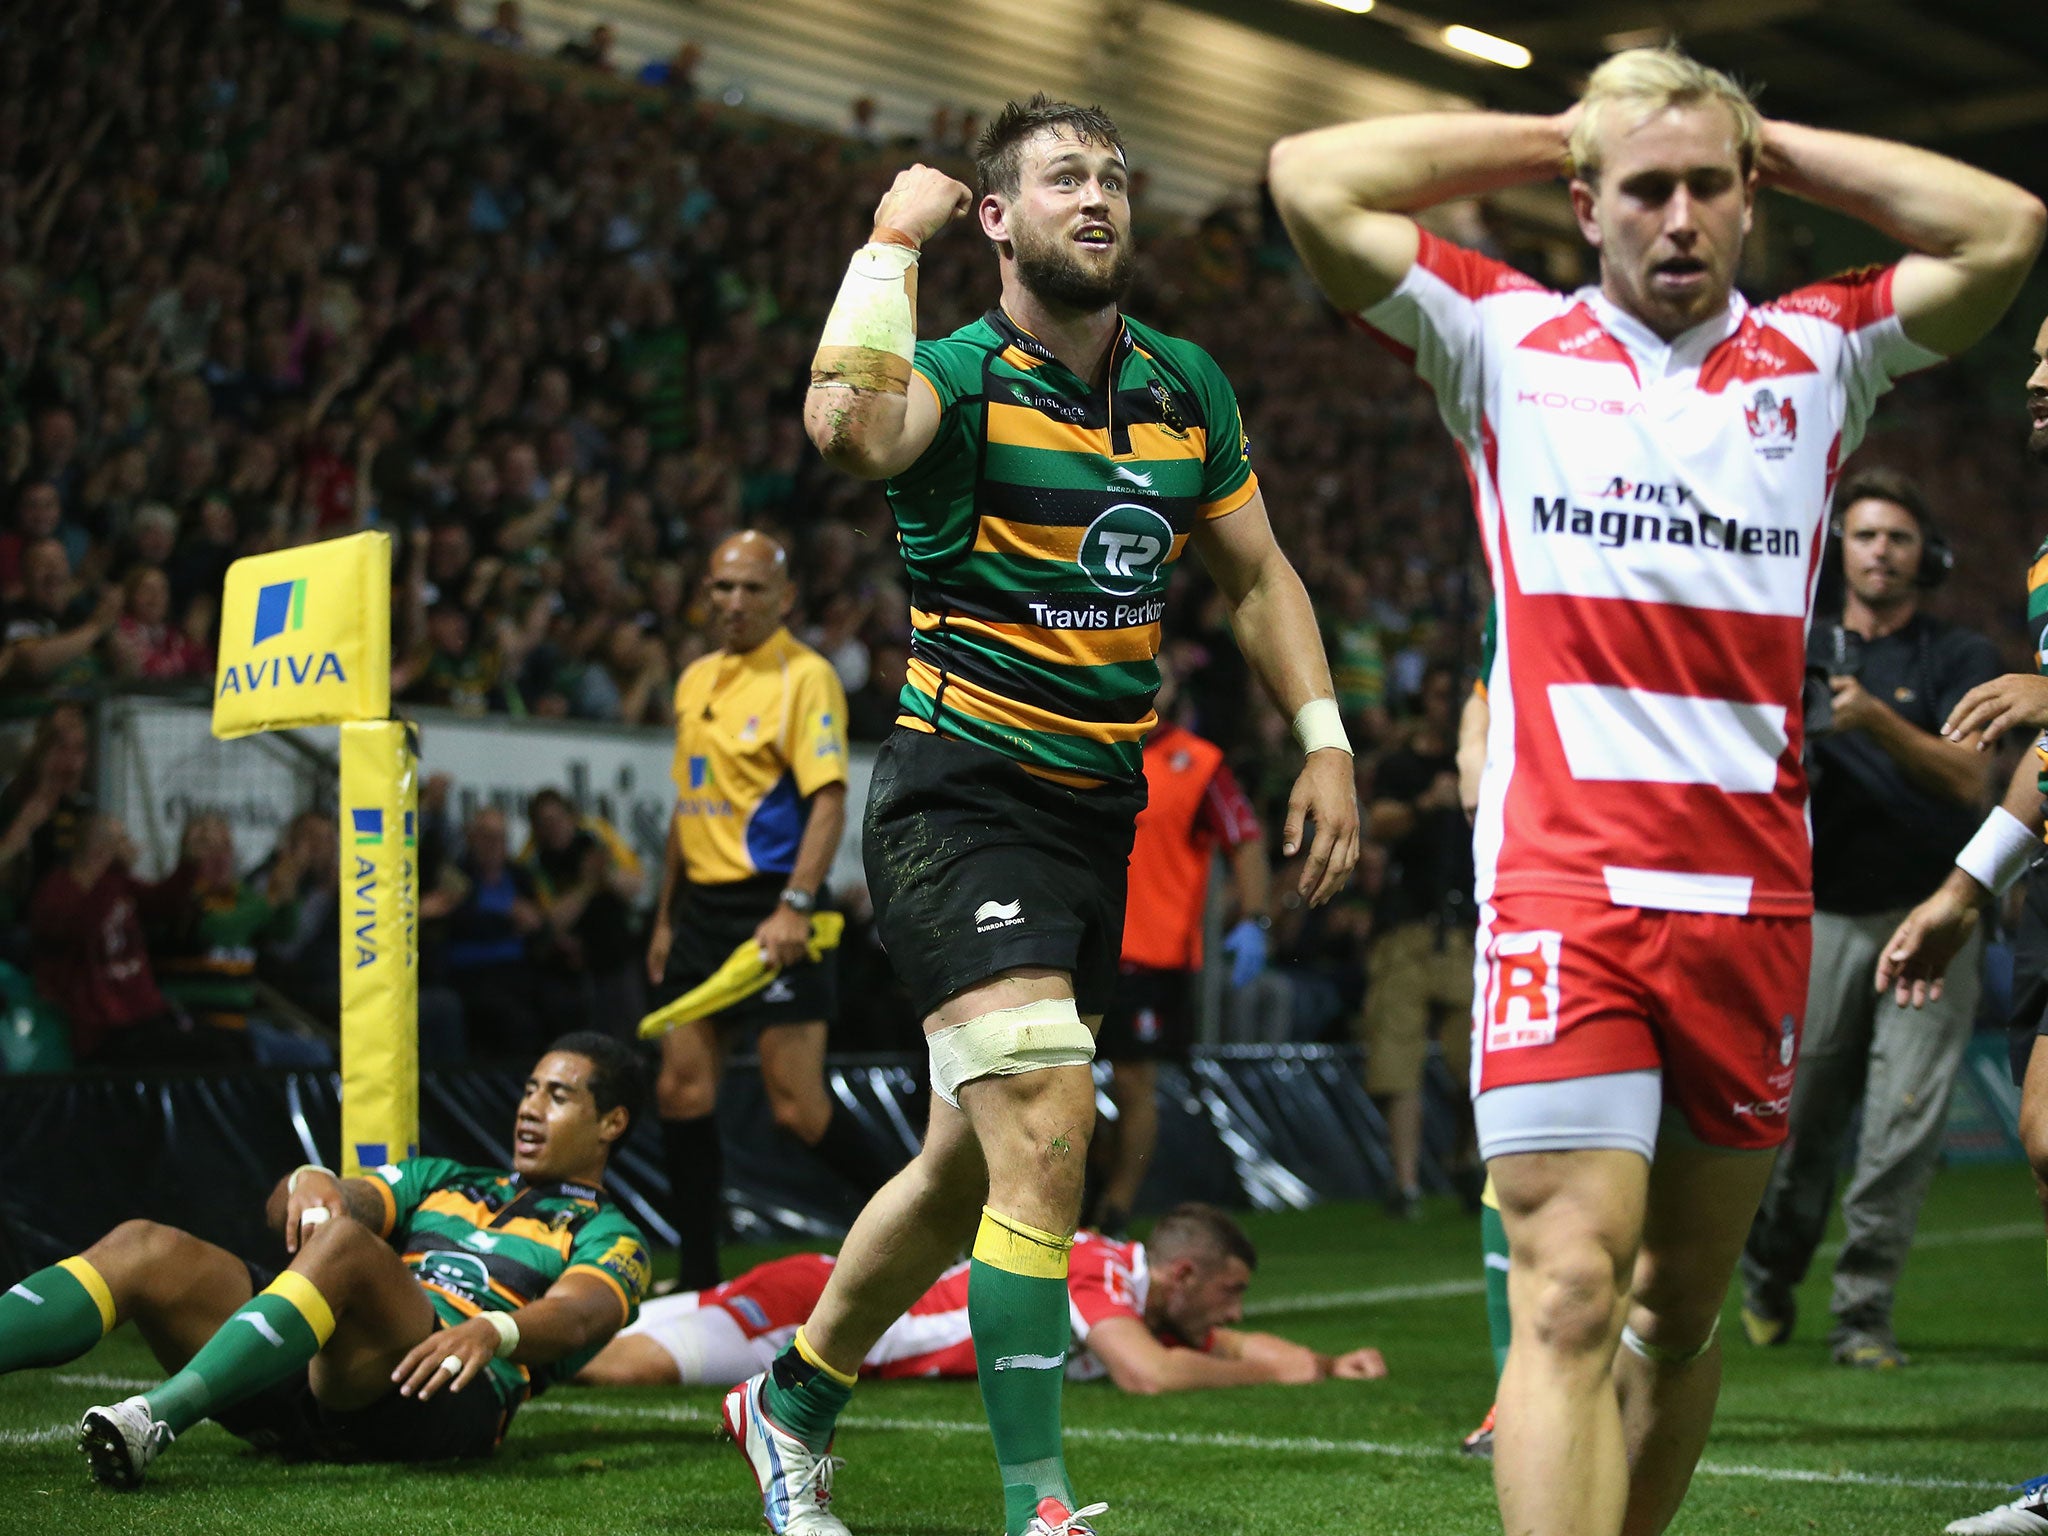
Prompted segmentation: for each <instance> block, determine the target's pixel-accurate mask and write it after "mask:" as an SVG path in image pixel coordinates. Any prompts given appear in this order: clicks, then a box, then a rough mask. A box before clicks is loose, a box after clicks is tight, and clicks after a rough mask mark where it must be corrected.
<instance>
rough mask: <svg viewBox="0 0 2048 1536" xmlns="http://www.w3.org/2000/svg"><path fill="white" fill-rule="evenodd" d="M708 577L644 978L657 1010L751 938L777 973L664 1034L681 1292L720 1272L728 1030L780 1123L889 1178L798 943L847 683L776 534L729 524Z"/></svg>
mask: <svg viewBox="0 0 2048 1536" xmlns="http://www.w3.org/2000/svg"><path fill="white" fill-rule="evenodd" d="M707 587H708V590H709V597H710V610H711V622H712V625H713V628H714V631H715V633H716V634H717V636H718V639H719V649H717V650H716V651H713V652H712V653H711V654H710V655H708V656H705V657H703V658H701V659H700V660H698V661H696V662H695V663H693V664H692V665H691V666H690V667H689V668H688V669H687V670H686V671H685V672H684V673H683V675H682V677H681V678H680V679H679V680H678V681H677V683H676V699H675V716H676V757H675V769H674V773H675V783H676V808H675V814H674V817H673V819H672V820H671V822H670V824H669V836H668V843H667V847H666V851H665V852H664V854H663V857H662V867H661V900H660V901H659V903H658V904H657V905H656V908H655V917H654V927H653V931H652V933H651V934H650V935H649V938H648V944H647V979H648V980H649V982H650V983H652V984H653V986H654V988H655V997H654V1002H655V1005H656V1006H657V1007H659V1006H660V1005H661V1004H663V1003H665V1002H668V1001H669V1000H671V999H673V998H676V997H679V996H681V995H682V994H683V993H684V992H686V991H688V990H689V989H690V988H692V987H694V986H696V985H697V984H698V983H699V982H701V981H703V980H705V979H706V978H707V977H709V976H710V975H711V974H712V973H713V972H714V971H716V970H717V969H718V968H719V966H721V965H722V964H724V963H725V960H726V958H727V956H729V955H730V954H731V953H732V952H733V950H734V949H736V948H737V947H738V946H739V945H740V944H742V943H744V942H745V941H746V940H747V939H748V938H750V937H751V938H752V939H753V940H754V942H755V943H756V944H758V945H759V946H760V947H761V951H762V954H763V955H764V956H765V957H766V958H767V959H768V960H770V961H771V962H772V963H774V964H776V965H779V966H782V967H783V968H784V969H783V971H782V974H781V975H779V976H777V977H776V978H775V979H774V980H773V981H772V982H770V983H769V985H768V986H767V987H766V988H765V989H763V990H762V991H760V992H757V993H755V994H754V995H753V996H752V997H749V998H748V999H746V1000H745V1001H744V1002H742V1003H739V1004H737V1005H736V1006H734V1007H732V1008H729V1009H727V1010H725V1011H724V1012H723V1013H720V1014H716V1015H714V1016H713V1017H712V1018H709V1019H705V1020H701V1021H699V1022H697V1023H695V1024H687V1025H684V1026H682V1027H681V1028H677V1029H671V1030H670V1031H669V1032H668V1033H667V1034H665V1035H663V1036H662V1037H661V1075H660V1077H659V1078H658V1079H657V1080H656V1084H655V1107H656V1109H657V1111H658V1112H659V1114H660V1116H661V1131H662V1147H663V1151H664V1153H665V1156H666V1161H667V1164H668V1181H669V1204H668V1211H667V1214H668V1217H669V1221H670V1223H671V1224H672V1225H673V1226H674V1227H675V1229H676V1250H677V1256H678V1258H679V1260H680V1266H679V1269H678V1272H677V1283H678V1285H679V1286H680V1287H681V1288H682V1289H684V1290H701V1289H703V1288H704V1287H705V1286H710V1285H716V1284H717V1283H718V1281H719V1278H720V1274H719V1268H718V1238H719V1233H720V1232H721V1231H722V1230H723V1228H724V1225H725V1196H724V1182H725V1180H724V1159H723V1157H722V1156H721V1153H720V1150H719V1142H718V1121H717V1117H716V1115H715V1114H714V1110H715V1108H716V1106H717V1103H718V1079H719V1076H720V1073H721V1069H722V1068H723V1065H724V1060H723V1058H724V1046H725V1032H726V1031H727V1030H728V1029H730V1028H732V1027H735V1026H753V1027H755V1028H756V1029H758V1030H759V1036H758V1040H757V1046H756V1048H757V1050H758V1051H759V1053H760V1058H761V1082H762V1086H763V1087H764V1088H765V1089H766V1090H767V1095H768V1105H769V1109H770V1110H771V1112H772V1113H773V1114H774V1116H775V1122H776V1124H778V1125H780V1126H781V1127H782V1128H783V1129H784V1130H785V1131H788V1132H789V1133H790V1134H791V1135H792V1136H794V1137H795V1138H796V1139H797V1140H798V1141H800V1142H802V1143H803V1144H804V1145H805V1146H807V1147H809V1148H810V1149H811V1150H812V1151H813V1152H814V1153H816V1154H817V1155H818V1156H819V1157H820V1158H821V1159H823V1160H824V1161H825V1162H827V1163H829V1164H831V1165H832V1166H833V1167H835V1168H837V1169H838V1170H839V1171H840V1172H841V1173H843V1174H845V1175H846V1176H847V1177H848V1178H849V1179H850V1180H851V1181H852V1182H854V1183H855V1184H857V1185H859V1186H860V1188H861V1192H862V1193H863V1194H866V1193H868V1192H869V1191H871V1190H872V1189H873V1188H875V1187H876V1186H877V1185H879V1184H880V1183H881V1182H882V1180H883V1179H884V1178H886V1177H887V1171H886V1169H884V1168H883V1167H881V1165H880V1162H879V1158H878V1156H877V1153H876V1151H875V1149H874V1148H873V1147H871V1146H870V1145H869V1144H868V1142H867V1139H866V1138H865V1137H864V1136H862V1134H861V1132H860V1130H859V1129H858V1128H857V1127H856V1126H855V1125H853V1124H852V1123H851V1122H850V1121H848V1120H847V1119H846V1118H845V1117H843V1116H840V1115H836V1114H835V1113H834V1112H833V1107H832V1099H831V1097H830V1096H829V1095H828V1094H827V1093H826V1091H825V1033H826V1027H827V1025H828V1023H829V1021H830V1020H831V1018H832V1016H833V1014H834V1013H835V1012H836V1011H837V1004H838V996H837V967H836V957H835V956H833V955H831V954H827V955H826V956H825V958H824V959H823V960H821V961H817V962H813V961H811V960H810V959H809V958H808V954H807V951H806V948H805V945H806V942H807V940H808V939H809V937H810V929H811V924H810V914H811V912H812V910H813V909H814V908H815V907H816V906H817V904H818V901H819V899H820V897H821V896H822V894H823V891H824V882H825V875H826V872H827V871H828V870H829V869H830V868H831V867H832V856H833V853H834V852H835V851H836V850H837V848H838V847H839V836H840V833H841V832H842V831H843V830H844V829H845V826H846V690H845V689H844V688H843V687H842V686H841V685H840V682H839V677H838V674H837V673H835V672H834V671H833V670H832V667H831V664H830V663H829V662H827V661H826V660H825V658H824V657H822V656H820V655H819V654H818V653H817V652H816V651H814V650H812V649H811V648H810V647H809V646H807V645H805V644H803V643H802V642H801V641H799V640H798V639H797V638H796V637H795V636H794V635H792V634H790V632H789V631H788V630H787V629H786V628H784V621H785V620H786V619H787V618H788V617H789V611H790V609H791V607H792V606H793V605H794V604H795V601H796V590H795V588H794V586H793V585H792V584H791V582H790V579H789V557H788V555H787V553H786V552H785V551H784V550H783V548H782V546H781V545H780V544H778V543H776V542H775V540H773V539H771V538H769V537H768V536H767V535H766V534H761V533H751V532H750V533H737V534H734V535H733V536H732V537H731V538H729V539H727V540H726V541H725V542H724V543H723V544H721V545H719V546H718V548H717V549H716V550H715V551H713V552H712V556H711V567H710V575H709V578H708V581H707Z"/></svg>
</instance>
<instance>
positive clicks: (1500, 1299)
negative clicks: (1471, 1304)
mask: <svg viewBox="0 0 2048 1536" xmlns="http://www.w3.org/2000/svg"><path fill="white" fill-rule="evenodd" d="M1479 1200H1480V1205H1479V1245H1480V1247H1481V1248H1483V1249H1485V1251H1486V1331H1487V1333H1488V1334H1489V1335H1491V1337H1492V1340H1493V1374H1494V1376H1495V1378H1496V1379H1498V1378H1499V1376H1500V1373H1501V1372H1502V1371H1504V1370H1506V1369H1507V1368H1508V1342H1509V1340H1510V1339H1511V1338H1512V1337H1513V1336H1514V1326H1513V1321H1512V1319H1511V1318H1510V1317H1509V1316H1508V1229H1507V1227H1506V1226H1505V1225H1503V1224H1502V1222H1501V1219H1500V1199H1499V1197H1498V1196H1497V1195H1495V1194H1494V1192H1493V1179H1492V1177H1491V1176H1489V1177H1488V1178H1487V1180H1486V1193H1485V1194H1483V1195H1481V1196H1480V1197H1479Z"/></svg>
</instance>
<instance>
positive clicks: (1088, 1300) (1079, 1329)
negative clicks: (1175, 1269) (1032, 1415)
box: [628, 1232, 1210, 1381]
mask: <svg viewBox="0 0 2048 1536" xmlns="http://www.w3.org/2000/svg"><path fill="white" fill-rule="evenodd" d="M833 1262H834V1261H833V1259H832V1257H831V1255H829V1254H823V1253H794V1254H791V1255H789V1256H788V1257H787V1258H781V1259H771V1260H770V1261H769V1262H767V1263H765V1264H760V1265H757V1266H756V1267H754V1268H753V1269H750V1270H748V1271H747V1272H746V1273H745V1274H743V1275H738V1276H735V1277H734V1278H733V1279H731V1280H728V1281H726V1282H725V1283H724V1284H722V1285H716V1286H713V1287H711V1288H710V1289H708V1290H704V1291H698V1292H689V1293H683V1294H681V1295H678V1296H672V1297H664V1298H660V1299H658V1300H655V1301H651V1302H649V1303H648V1304H647V1305H646V1307H644V1308H643V1309H642V1312H641V1321H640V1322H639V1323H638V1324H636V1325H635V1326H634V1327H633V1328H632V1329H629V1330H628V1332H636V1333H646V1332H649V1331H651V1330H652V1329H653V1327H654V1325H655V1324H656V1323H658V1322H660V1321H661V1319H662V1316H663V1315H664V1314H665V1313H667V1312H669V1311H694V1310H696V1309H698V1308H702V1307H716V1308H719V1309H720V1310H722V1311H724V1312H725V1313H727V1314H728V1315H729V1316H731V1317H732V1319H733V1320H734V1321H735V1322H736V1323H738V1324H739V1327H740V1332H741V1333H742V1334H743V1335H744V1336H745V1337H746V1338H748V1339H749V1340H754V1341H758V1342H760V1343H761V1345H762V1347H763V1349H764V1350H765V1351H766V1352H767V1354H768V1355H769V1356H770V1357H772V1356H773V1353H774V1352H775V1351H776V1350H779V1349H781V1348H782V1347H783V1346H784V1345H786V1344H788V1342H789V1341H790V1339H791V1337H792V1336H793V1335H794V1334H795V1333H796V1331H797V1329H798V1328H799V1327H801V1326H802V1325H803V1323H804V1320H805V1319H807V1318H808V1317H809V1316H810V1315H811V1310H812V1308H814V1307H815V1306H817V1304H818V1298H819V1297H820V1296H821V1295H823V1294H824V1291H825V1282H826V1281H827V1280H828V1279H830V1278H831V1275H832V1265H833ZM967 1275H968V1265H967V1264H966V1263H965V1262H962V1263H959V1264H955V1265H954V1266H953V1267H952V1268H951V1269H949V1270H947V1271H946V1272H945V1273H944V1274H943V1275H941V1276H939V1278H938V1280H937V1282H936V1283H934V1284H933V1286H932V1288H931V1289H930V1290H928V1291H926V1292H925V1293H924V1294H923V1295H922V1296H920V1297H918V1299H917V1300H916V1301H914V1302H913V1303H911V1307H910V1310H909V1311H908V1312H906V1313H904V1314H903V1316H901V1317H899V1318H898V1319H897V1320H896V1321H895V1322H893V1323H891V1324H890V1325H889V1327H888V1329H887V1331H886V1332H884V1333H883V1335H882V1336H881V1338H880V1339H878V1340H876V1342H875V1347H874V1348H873V1349H871V1350H869V1351H868V1353H867V1357H866V1358H865V1359H864V1360H862V1361H861V1374H862V1375H863V1376H883V1377H915V1376H926V1377H931V1376H937V1377H949V1378H957V1377H968V1376H972V1375H974V1337H973V1335H972V1334H971V1333H970V1332H969V1330H968V1326H967ZM1150 1289H1151V1272H1150V1270H1149V1269H1148V1268H1147V1266H1146V1263H1145V1246H1144V1244H1142V1243H1124V1242H1117V1241H1115V1240H1114V1239H1111V1238H1106V1237H1099V1236H1097V1235H1096V1234H1095V1233H1093V1232H1081V1233H1077V1234H1076V1235H1075V1238H1074V1247H1073V1251H1072V1253H1071V1254H1070V1255H1069V1257H1068V1261H1067V1308H1068V1315H1069V1317H1070V1319H1071V1321H1072V1324H1073V1335H1074V1337H1073V1344H1072V1347H1071V1348H1070V1349H1069V1351H1068V1354H1067V1368H1066V1374H1067V1379H1068V1380H1069V1381H1093V1380H1095V1379H1097V1378H1098V1377H1101V1376H1105V1375H1107V1374H1108V1368H1107V1367H1106V1366H1104V1365H1103V1363H1102V1362H1101V1361H1100V1360H1099V1359H1097V1358H1096V1357H1095V1356H1094V1355H1093V1354H1091V1353H1089V1351H1088V1347H1087V1345H1088V1335H1089V1334H1090V1333H1091V1332H1093V1331H1094V1329H1095V1328H1096V1326H1097V1325H1098V1324H1100V1323H1102V1322H1103V1321H1105V1320H1106V1319H1108V1318H1112V1317H1131V1318H1136V1319H1137V1320H1138V1321H1139V1322H1141V1323H1142V1322H1144V1320H1145V1298H1146V1296H1147V1294H1148V1293H1149V1291H1150ZM1160 1342H1161V1343H1164V1344H1168V1345H1177V1344H1178V1343H1179V1340H1177V1339H1174V1338H1170V1337H1162V1338H1161V1340H1160ZM1209 1345H1210V1341H1209V1340H1207V1339H1205V1340H1203V1341H1202V1344H1201V1347H1202V1348H1204V1349H1207V1348H1208V1347H1209Z"/></svg>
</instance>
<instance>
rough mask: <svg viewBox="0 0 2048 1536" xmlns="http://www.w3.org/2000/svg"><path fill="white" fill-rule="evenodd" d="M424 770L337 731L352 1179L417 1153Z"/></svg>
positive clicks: (352, 728)
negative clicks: (421, 785) (421, 781)
mask: <svg viewBox="0 0 2048 1536" xmlns="http://www.w3.org/2000/svg"><path fill="white" fill-rule="evenodd" d="M418 826H419V758H418V754H417V752H416V750H415V744H414V742H413V740H412V729H411V727H410V726H407V725H404V724H402V723H401V722H399V721H395V720H366V721H361V722H349V723H344V724H343V725H342V727H341V1144H342V1167H343V1171H344V1172H345V1173H347V1174H348V1175H350V1176H351V1177H353V1176H357V1175H360V1174H362V1173H364V1172H366V1171H367V1170H369V1169H372V1168H376V1167H378V1166H380V1165H381V1164H384V1163H395V1162H398V1161H400V1160H402V1159H404V1158H407V1157H412V1156H415V1155H417V1154H418V1152H419V1139H420V1131H419V1125H420V1051H419V1001H420V967H419V846H418V845H419V836H418Z"/></svg>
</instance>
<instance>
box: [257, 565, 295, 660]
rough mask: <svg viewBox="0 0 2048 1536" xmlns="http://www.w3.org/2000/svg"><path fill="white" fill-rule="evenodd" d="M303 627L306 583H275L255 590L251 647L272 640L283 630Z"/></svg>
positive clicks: (283, 631)
mask: <svg viewBox="0 0 2048 1536" xmlns="http://www.w3.org/2000/svg"><path fill="white" fill-rule="evenodd" d="M305 627H306V583H305V580H304V578H301V579H300V580H298V581H278V582H273V583H271V585H269V586H267V587H258V588H257V589H256V628H255V633H254V634H253V635H252V636H251V637H250V640H249V643H250V644H251V645H261V644H262V643H263V642H264V641H266V640H275V639H276V638H277V637H278V636H279V635H281V634H284V633H285V632H286V631H287V630H301V629H304V628H305Z"/></svg>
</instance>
